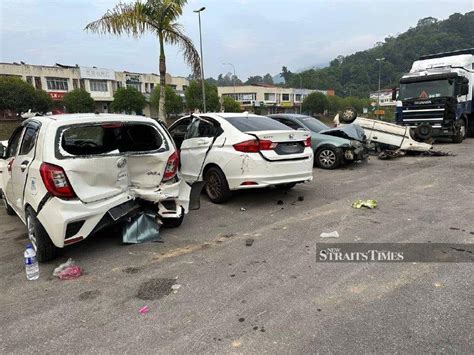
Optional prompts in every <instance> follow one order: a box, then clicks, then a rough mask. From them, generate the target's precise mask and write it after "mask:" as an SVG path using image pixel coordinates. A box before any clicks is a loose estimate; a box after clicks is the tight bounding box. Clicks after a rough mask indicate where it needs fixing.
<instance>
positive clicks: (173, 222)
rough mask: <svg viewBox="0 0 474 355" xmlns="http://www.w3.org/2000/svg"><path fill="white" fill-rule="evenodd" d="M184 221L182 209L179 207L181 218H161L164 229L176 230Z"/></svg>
mask: <svg viewBox="0 0 474 355" xmlns="http://www.w3.org/2000/svg"><path fill="white" fill-rule="evenodd" d="M183 220H184V208H183V207H181V217H178V218H162V219H161V221H162V222H163V227H165V228H177V227H179V226H180V225H181V224H182V223H183Z"/></svg>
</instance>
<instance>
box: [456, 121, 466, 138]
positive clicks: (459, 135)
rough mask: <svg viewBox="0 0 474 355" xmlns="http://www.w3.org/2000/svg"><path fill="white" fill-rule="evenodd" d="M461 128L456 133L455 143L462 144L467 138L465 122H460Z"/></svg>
mask: <svg viewBox="0 0 474 355" xmlns="http://www.w3.org/2000/svg"><path fill="white" fill-rule="evenodd" d="M460 123H461V124H460V126H459V128H457V129H456V130H455V132H454V136H453V143H462V141H463V140H464V137H466V124H465V123H464V121H463V120H461V122H460Z"/></svg>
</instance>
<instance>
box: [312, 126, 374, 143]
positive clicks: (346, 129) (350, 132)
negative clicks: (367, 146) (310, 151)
mask: <svg viewBox="0 0 474 355" xmlns="http://www.w3.org/2000/svg"><path fill="white" fill-rule="evenodd" d="M319 133H320V134H325V135H328V136H335V137H341V138H345V139H355V140H357V141H359V142H363V141H364V140H365V138H366V137H365V131H364V129H363V128H362V127H361V126H359V125H358V124H355V123H351V124H348V125H345V126H340V127H336V128H331V129H327V130H324V131H321V132H319Z"/></svg>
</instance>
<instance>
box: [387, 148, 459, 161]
mask: <svg viewBox="0 0 474 355" xmlns="http://www.w3.org/2000/svg"><path fill="white" fill-rule="evenodd" d="M405 155H410V156H419V157H454V156H456V154H454V153H452V152H443V151H440V150H432V149H430V150H427V151H422V152H413V151H403V150H400V149H394V150H390V149H386V150H383V151H381V152H380V153H379V155H378V158H379V159H381V160H388V159H394V158H399V157H403V156H405Z"/></svg>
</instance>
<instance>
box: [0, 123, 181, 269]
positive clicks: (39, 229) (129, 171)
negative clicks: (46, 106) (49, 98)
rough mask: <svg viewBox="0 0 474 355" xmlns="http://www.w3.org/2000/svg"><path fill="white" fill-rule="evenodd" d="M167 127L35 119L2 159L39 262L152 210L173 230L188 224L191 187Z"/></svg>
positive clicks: (9, 197) (3, 179) (11, 206)
mask: <svg viewBox="0 0 474 355" xmlns="http://www.w3.org/2000/svg"><path fill="white" fill-rule="evenodd" d="M178 165H179V157H178V154H177V151H176V148H175V146H174V143H173V140H172V139H171V136H170V135H169V132H168V131H167V130H166V128H165V127H163V126H161V124H159V123H157V122H156V121H154V120H152V119H149V118H146V117H141V116H127V115H113V114H74V115H58V116H44V117H34V118H30V119H28V120H26V121H24V122H23V123H22V125H21V126H20V127H18V128H17V129H16V130H15V131H14V132H13V134H12V136H11V138H10V140H9V141H8V146H7V149H6V153H5V154H4V155H3V157H2V159H1V160H0V190H1V191H0V192H1V193H2V196H3V200H4V203H5V207H6V210H7V213H8V214H15V213H16V214H17V215H18V216H19V217H20V219H21V220H22V221H23V222H24V223H25V224H26V225H27V228H28V236H29V238H30V239H31V242H32V244H33V246H34V248H35V249H36V252H37V256H38V259H39V260H40V261H46V260H49V259H52V258H53V257H54V256H55V255H56V253H57V251H58V248H63V247H64V246H67V245H70V244H73V243H76V242H79V241H81V240H83V239H85V238H87V237H88V236H89V235H91V234H93V233H95V232H97V231H98V230H100V229H102V228H104V227H106V226H108V225H111V224H115V223H118V222H120V221H123V220H124V219H126V218H128V217H130V214H131V213H132V212H136V210H137V208H138V207H139V206H141V205H142V204H145V205H147V207H149V206H148V205H151V206H152V208H153V210H154V211H155V212H154V213H155V215H157V216H158V217H159V218H160V219H161V220H162V221H163V224H164V225H165V226H170V227H175V226H178V225H180V224H181V222H182V220H183V217H184V213H186V212H187V210H188V204H189V195H190V187H189V186H188V185H187V184H186V183H185V181H184V180H183V179H181V177H180V175H179V172H178Z"/></svg>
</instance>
